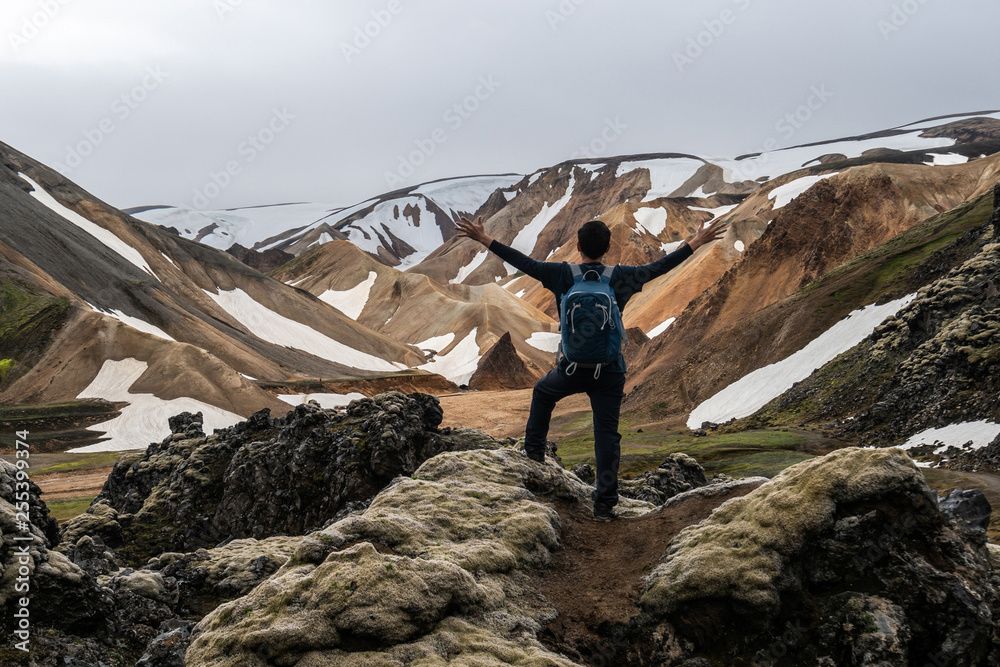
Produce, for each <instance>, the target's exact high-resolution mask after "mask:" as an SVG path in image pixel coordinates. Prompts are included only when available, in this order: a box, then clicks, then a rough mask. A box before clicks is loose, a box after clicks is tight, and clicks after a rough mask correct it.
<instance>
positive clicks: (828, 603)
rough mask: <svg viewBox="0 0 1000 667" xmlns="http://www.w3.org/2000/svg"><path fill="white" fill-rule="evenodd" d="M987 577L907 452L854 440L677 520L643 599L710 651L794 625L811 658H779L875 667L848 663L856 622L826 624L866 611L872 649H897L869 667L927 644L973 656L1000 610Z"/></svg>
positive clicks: (946, 653)
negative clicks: (880, 632) (691, 518)
mask: <svg viewBox="0 0 1000 667" xmlns="http://www.w3.org/2000/svg"><path fill="white" fill-rule="evenodd" d="M991 575H992V570H991V566H990V560H989V553H988V551H987V549H986V546H985V539H984V538H982V537H979V538H976V537H974V536H971V534H970V533H968V532H966V531H965V530H964V529H962V528H961V527H959V526H958V525H956V524H954V523H952V522H950V521H949V520H948V519H947V518H946V517H944V516H943V515H942V514H941V512H940V511H939V510H938V506H937V496H936V495H935V493H934V492H933V491H931V490H930V489H929V488H928V486H927V484H926V482H925V481H924V478H923V476H922V475H921V473H920V471H919V469H918V468H917V467H916V466H915V465H914V463H913V461H912V460H911V459H910V458H909V457H908V456H907V455H906V453H905V452H904V451H903V450H901V449H897V448H892V449H882V450H863V449H856V448H851V449H844V450H840V451H837V452H834V453H832V454H829V455H827V456H825V457H820V458H816V459H813V460H810V461H806V462H803V463H800V464H798V465H796V466H793V467H791V468H788V469H787V470H785V471H784V472H782V473H780V474H779V475H777V476H776V477H774V478H773V479H772V480H771V481H770V482H768V483H766V484H764V485H762V486H761V487H760V488H758V489H756V490H755V491H753V492H751V493H750V494H748V495H746V496H744V497H742V498H737V499H733V500H730V501H728V502H726V503H725V504H724V505H722V506H721V507H719V508H718V509H717V510H716V511H715V512H713V514H712V515H711V517H710V518H709V519H707V520H706V521H704V522H702V523H701V524H699V525H696V526H691V527H688V528H686V529H684V530H683V531H682V532H681V533H680V534H679V535H678V536H677V538H676V539H675V540H674V541H673V542H672V544H671V546H670V549H669V551H668V552H667V554H666V556H665V558H664V561H663V563H661V564H660V565H659V566H658V567H656V569H654V570H653V572H652V573H651V574H650V575H649V577H648V579H647V582H646V587H645V590H644V592H643V594H642V596H641V599H640V604H641V606H642V608H643V609H644V610H645V611H646V612H647V613H649V614H650V615H651V616H652V617H653V618H655V619H661V620H665V621H668V622H670V623H673V624H674V625H675V626H676V627H677V628H679V629H680V630H681V632H682V633H684V634H685V635H686V636H689V637H691V638H692V639H693V640H694V641H695V642H696V643H697V644H699V645H700V646H702V647H703V648H704V647H706V646H714V647H715V648H716V650H718V651H720V652H722V651H724V650H731V651H733V650H735V651H738V652H740V653H742V654H744V655H746V654H748V652H749V654H752V653H753V650H754V649H756V650H764V651H766V649H767V646H768V643H767V642H768V641H769V639H768V638H773V637H775V636H781V635H782V634H783V633H785V632H787V631H788V628H789V627H797V628H799V633H798V634H797V636H796V641H795V642H793V643H792V644H787V645H784V646H783V648H782V650H783V651H784V652H785V653H788V654H789V655H793V654H794V655H797V656H798V657H797V659H799V660H807V662H797V663H788V664H819V663H815V662H813V661H814V660H816V659H818V658H821V657H823V656H827V657H830V656H832V658H831V659H832V660H834V662H830V663H822V664H874V663H858V662H851V661H852V660H853V659H854V658H852V657H851V656H852V655H853V653H852V651H853V648H852V645H853V643H854V642H855V640H858V641H860V637H861V635H863V634H864V632H867V631H865V630H864V628H863V627H858V626H851V627H853V628H854V630H852V631H850V632H847V635H850V637H848V639H845V638H844V637H845V634H844V629H843V628H841V629H839V630H838V629H837V628H836V627H834V626H836V625H837V623H840V622H841V621H843V622H845V623H846V622H847V621H848V620H849V619H852V618H855V617H859V618H860V617H865V618H867V617H868V616H871V617H872V618H873V619H877V618H883V617H884V619H887V620H886V621H885V623H886V627H887V628H889V627H890V626H891V627H892V633H891V634H892V635H893V637H894V639H892V641H889V639H887V638H886V637H883V638H882V639H883V640H885V641H884V642H883V643H882V644H879V646H880V647H881V648H879V649H878V650H879V651H883V649H884V651H885V652H886V655H890V654H898V655H901V656H903V657H902V658H899V660H903V662H899V661H894V660H895V659H893V660H889V661H888V662H885V663H879V664H892V665H896V664H908V663H907V662H906V660H908V659H909V658H908V657H907V656H911V657H912V656H920V655H931V654H935V655H938V656H940V657H941V658H942V660H943V662H942V663H941V664H950V665H980V664H986V663H985V662H983V661H984V660H985V658H986V655H987V654H988V653H989V651H990V649H991V642H992V641H993V639H994V632H995V631H994V626H993V614H994V612H995V610H996V609H997V608H998V607H997V604H998V597H997V591H996V589H995V588H994V585H993V584H992V583H991V579H990V578H991ZM873 594H874V596H875V597H872V595H873ZM859 596H860V597H859ZM878 610H880V611H878ZM876 611H878V613H875V612H876ZM879 614H881V616H879ZM866 615H868V616H866ZM837 619H840V621H838V620H837ZM873 622H874V621H873ZM877 626H878V623H875V625H874V626H873V628H874V629H872V630H871V631H875V629H877ZM845 627H846V626H845ZM848 630H850V628H848ZM863 631H864V632H863ZM885 642H888V643H887V644H886V643H885ZM876 643H877V642H876ZM883 644H884V645H883ZM872 645H873V646H874V645H875V644H874V643H873V644H872ZM734 647H735V648H734Z"/></svg>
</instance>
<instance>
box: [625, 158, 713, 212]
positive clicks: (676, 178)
mask: <svg viewBox="0 0 1000 667" xmlns="http://www.w3.org/2000/svg"><path fill="white" fill-rule="evenodd" d="M704 166H705V163H704V162H702V161H701V160H695V159H692V158H686V157H681V158H660V159H657V160H644V161H640V162H622V163H621V164H620V165H618V171H617V172H615V177H616V178H621V177H622V176H624V175H625V174H627V173H629V172H631V171H635V170H636V169H648V170H649V191H648V192H647V193H646V196H645V197H643V199H642V202H643V203H645V202H650V201H653V200H654V199H660V198H662V197H669V196H670V194H671V193H673V192H674V191H675V190H677V188H679V187H681V186H682V185H684V183H686V182H687V181H688V179H690V178H691V177H692V176H694V174H695V172H697V171H698V170H699V169H701V168H702V167H704Z"/></svg>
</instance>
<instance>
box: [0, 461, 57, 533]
mask: <svg viewBox="0 0 1000 667" xmlns="http://www.w3.org/2000/svg"><path fill="white" fill-rule="evenodd" d="M25 465H27V464H26V463H25ZM19 483H20V484H24V483H27V485H28V488H27V489H26V491H27V500H23V499H22V501H23V502H24V504H25V506H26V507H27V508H28V519H29V521H30V522H31V525H33V526H35V527H36V528H38V529H39V530H40V531H41V534H42V535H43V536H44V538H45V546H47V547H50V546H54V545H55V544H57V543H58V542H59V522H58V521H56V520H55V519H54V518H53V517H51V516H49V508H48V507H47V506H46V505H45V503H44V502H43V501H42V499H41V494H42V490H41V489H40V488H38V485H37V484H35V483H34V482H32V481H31V480H29V479H28V474H27V468H25V469H24V470H23V471H22V470H21V469H20V468H18V467H17V466H15V465H14V464H12V463H8V462H6V461H5V462H4V465H3V466H2V467H0V498H2V499H3V500H6V501H7V502H8V503H10V504H11V505H12V506H14V507H17V506H18V494H19V493H24V491H25V490H24V489H19V488H18V484H19Z"/></svg>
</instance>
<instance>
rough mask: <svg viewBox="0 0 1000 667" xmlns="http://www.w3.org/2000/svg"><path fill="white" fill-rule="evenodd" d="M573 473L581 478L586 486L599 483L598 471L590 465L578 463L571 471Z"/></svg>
mask: <svg viewBox="0 0 1000 667" xmlns="http://www.w3.org/2000/svg"><path fill="white" fill-rule="evenodd" d="M569 471H570V472H571V473H573V474H574V475H576V476H577V477H579V478H580V481H581V482H583V483H584V484H590V485H591V486H593V485H594V483H595V482H596V481H597V471H596V470H594V466H592V465H590V464H589V463H577V464H576V465H575V466H573V467H572V468H570V469H569Z"/></svg>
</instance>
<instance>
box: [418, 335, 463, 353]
mask: <svg viewBox="0 0 1000 667" xmlns="http://www.w3.org/2000/svg"><path fill="white" fill-rule="evenodd" d="M453 340H455V334H454V333H452V332H448V333H446V334H444V335H442V336H434V337H432V338H428V339H427V340H425V341H421V342H419V343H415V344H414V347H415V348H417V349H418V350H433V351H434V352H440V351H441V350H443V349H445V348H446V347H448V346H449V345H451V341H453Z"/></svg>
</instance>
